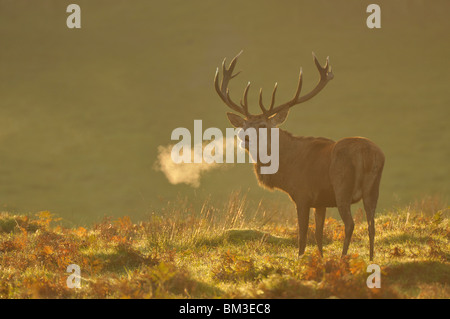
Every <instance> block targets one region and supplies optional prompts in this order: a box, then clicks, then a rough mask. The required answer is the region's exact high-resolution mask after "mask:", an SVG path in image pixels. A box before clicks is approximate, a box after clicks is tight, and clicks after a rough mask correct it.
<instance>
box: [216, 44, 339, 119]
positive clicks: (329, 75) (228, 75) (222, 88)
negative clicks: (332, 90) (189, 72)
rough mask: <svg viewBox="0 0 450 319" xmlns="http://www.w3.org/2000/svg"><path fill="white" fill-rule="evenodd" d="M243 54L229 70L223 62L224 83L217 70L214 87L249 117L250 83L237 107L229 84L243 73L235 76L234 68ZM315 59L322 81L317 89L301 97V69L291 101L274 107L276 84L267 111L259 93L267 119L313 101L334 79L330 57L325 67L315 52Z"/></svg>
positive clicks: (232, 107)
mask: <svg viewBox="0 0 450 319" xmlns="http://www.w3.org/2000/svg"><path fill="white" fill-rule="evenodd" d="M242 52H243V51H241V52H239V53H238V55H236V56H235V57H234V58H233V60H231V62H230V65H229V67H228V68H227V67H226V65H225V62H226V58H225V59H224V60H223V62H222V73H223V74H222V83H221V84H220V85H219V68H217V70H216V75H215V77H214V86H215V88H216V91H217V94H219V96H220V98H221V99H222V101H223V102H224V103H225V104H226V105H228V106H229V107H230V108H231V109H232V110H234V111H236V112H238V113H240V114H242V115H244V116H246V117H248V116H249V115H250V113H249V112H248V103H247V94H248V90H249V88H250V82H248V84H247V86H246V87H245V90H244V95H243V97H242V99H241V101H240V105H241V106H239V105H237V104H236V103H235V102H233V101H232V100H231V98H230V90H229V88H228V83H229V82H230V80H231V79H233V78H234V77H236V76H237V75H238V74H239V73H241V72H238V73H236V74H234V75H233V71H234V67H235V66H236V63H237V59H238V57H239V56H240V55H241V53H242ZM313 59H314V63H315V64H316V67H317V70H318V71H319V74H320V79H319V82H318V83H317V85H316V87H315V88H314V89H312V90H311V92H309V93H307V94H305V95H303V96H300V92H301V91H302V84H303V79H302V74H303V73H302V69H301V68H300V75H299V79H298V85H297V90H296V91H295V95H294V97H293V98H292V99H291V100H290V101H288V102H286V103H283V104H281V105H278V106H276V107H274V105H275V94H276V92H277V88H278V83H275V86H274V88H273V91H272V99H271V102H270V106H269V109H268V110H267V109H266V108H265V107H264V104H263V102H262V89H261V90H260V91H259V107H260V108H261V110H262V112H263V114H264V115H265V116H266V117H270V116H272V115H274V114H276V113H278V112H280V111H281V110H283V109H285V108H290V107H292V106H294V105H297V104H300V103H303V102H306V101H308V100H309V99H311V98H313V97H314V96H315V95H317V94H318V93H319V92H320V91H321V90H322V89H323V88H324V87H325V86H326V85H327V83H328V82H329V81H330V80H332V79H333V78H334V75H333V72H332V70H331V65H330V59H329V57H327V61H326V63H325V66H324V67H322V66H321V65H320V63H319V61H318V60H317V57H316V56H315V54H314V52H313Z"/></svg>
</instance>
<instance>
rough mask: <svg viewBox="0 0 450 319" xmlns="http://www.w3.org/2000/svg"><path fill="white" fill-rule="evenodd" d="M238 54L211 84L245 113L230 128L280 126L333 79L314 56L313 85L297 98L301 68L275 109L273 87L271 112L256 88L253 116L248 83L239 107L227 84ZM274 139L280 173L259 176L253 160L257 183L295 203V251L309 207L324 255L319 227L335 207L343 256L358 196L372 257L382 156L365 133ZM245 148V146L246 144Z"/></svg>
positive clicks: (301, 248)
mask: <svg viewBox="0 0 450 319" xmlns="http://www.w3.org/2000/svg"><path fill="white" fill-rule="evenodd" d="M238 56H239V55H238ZM238 56H236V57H235V58H234V59H233V61H232V62H231V64H230V67H229V68H228V69H227V68H226V67H225V64H223V81H222V85H221V86H219V83H218V72H217V73H216V78H215V86H216V91H217V93H218V94H219V96H220V97H221V98H222V100H223V101H224V102H225V103H226V104H227V105H228V106H230V107H231V108H232V109H233V110H235V111H237V112H239V113H241V114H243V115H244V116H245V119H244V118H242V117H240V116H238V115H236V114H233V113H228V114H227V115H228V119H229V120H230V122H231V124H232V125H233V126H235V127H241V128H243V129H244V130H245V129H247V128H250V127H251V128H255V129H257V131H258V129H261V128H267V129H270V128H273V127H277V126H279V125H281V124H282V123H283V122H284V120H285V119H286V117H287V115H288V113H289V109H290V107H292V106H294V105H296V104H299V103H302V102H304V101H306V100H308V99H310V98H312V97H313V96H315V95H316V94H317V93H318V92H319V91H320V90H322V88H323V87H325V85H326V84H327V83H328V81H329V80H331V79H332V78H333V74H332V72H331V67H329V66H328V59H327V64H326V65H325V67H321V66H320V64H319V63H318V62H317V59H316V58H315V57H314V61H315V63H316V66H317V68H318V70H319V73H320V76H321V78H320V81H319V83H318V84H317V86H316V88H315V89H313V90H312V91H311V92H310V93H308V94H306V95H304V96H300V91H301V86H302V73H301V72H300V78H299V84H298V88H297V92H296V94H295V96H294V98H293V99H292V100H291V101H289V102H287V103H284V104H282V105H280V106H278V107H275V108H274V101H275V92H276V88H277V86H276V85H275V88H274V91H273V93H272V101H271V105H270V108H269V110H267V109H266V108H265V107H264V105H263V103H262V91H260V96H259V104H260V107H261V110H262V111H263V114H260V115H251V114H250V113H249V112H248V106H247V92H248V88H249V85H250V84H249V85H247V87H246V89H245V91H244V96H243V100H241V107H239V106H238V105H237V104H235V103H234V102H232V101H231V99H230V97H229V90H228V88H227V85H228V81H229V80H230V79H231V78H233V77H234V76H233V75H232V72H233V69H234V66H235V64H236V60H237V57H238ZM224 63H225V61H224ZM269 140H270V136H269ZM278 143H279V168H278V171H277V172H276V173H274V174H261V173H260V172H261V170H260V167H261V165H264V164H262V163H261V162H259V160H257V161H256V163H255V173H256V176H257V178H258V180H259V183H260V184H261V185H263V186H265V187H267V188H270V189H273V188H275V189H279V190H282V191H284V192H286V193H287V194H288V195H289V196H290V198H291V199H292V201H293V202H294V203H295V204H296V207H297V217H298V238H299V255H302V254H303V253H304V252H305V248H306V238H307V231H308V223H309V214H310V208H315V224H316V225H315V227H316V232H315V236H316V242H317V246H318V249H319V252H320V253H321V254H322V237H323V226H324V220H325V214H326V208H327V207H337V208H338V211H339V214H340V216H341V218H342V220H343V222H344V225H345V239H344V246H343V250H342V255H346V254H347V251H348V247H349V244H350V240H351V236H352V233H353V228H354V222H353V218H352V215H351V210H350V206H351V204H353V203H356V202H358V201H360V200H361V199H362V200H363V204H364V209H365V211H366V216H367V222H368V231H369V242H370V249H369V250H370V260H372V259H373V254H374V237H375V225H374V218H375V209H376V205H377V201H378V193H379V185H380V180H381V174H382V171H383V166H384V154H383V152H382V151H381V149H380V148H379V147H378V146H377V145H375V144H374V143H373V142H371V141H370V140H368V139H366V138H363V137H350V138H344V139H341V140H339V141H337V142H335V141H333V140H330V139H327V138H322V137H318V138H315V137H301V136H299V137H297V136H293V135H292V134H290V133H289V132H287V131H285V130H282V129H279V141H278ZM269 145H270V143H268V146H269ZM245 147H246V149H247V150H248V144H247V142H246V143H245Z"/></svg>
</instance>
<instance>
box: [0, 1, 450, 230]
mask: <svg viewBox="0 0 450 319" xmlns="http://www.w3.org/2000/svg"><path fill="white" fill-rule="evenodd" d="M69 3H70V2H67V1H59V0H48V1H32V2H30V1H25V0H15V1H9V0H0V42H1V46H0V96H1V98H0V205H2V206H3V210H6V211H10V212H38V211H44V210H49V211H51V212H52V213H55V214H57V215H58V216H60V217H63V218H64V220H66V221H68V222H70V223H71V224H72V225H74V226H80V225H81V226H87V225H91V223H92V222H99V221H100V220H101V219H102V218H103V216H105V215H106V216H113V217H114V218H117V217H120V216H123V215H129V216H130V217H132V218H133V219H134V220H137V219H145V218H148V215H149V214H151V213H152V212H153V211H159V210H162V209H164V207H165V206H166V204H167V202H171V203H173V202H176V201H177V200H178V199H179V198H185V197H188V198H189V199H190V201H191V203H192V204H193V205H195V206H196V207H197V208H201V206H202V205H203V203H204V201H205V200H206V199H207V198H209V197H210V198H211V201H214V202H215V204H216V205H221V203H223V202H225V201H227V198H228V196H229V195H230V193H232V192H234V191H236V190H239V189H240V190H242V191H244V192H245V193H246V194H248V198H249V203H250V204H249V205H253V207H254V208H256V207H257V205H258V204H259V202H260V200H261V199H262V198H263V199H264V201H266V202H267V203H268V204H270V202H274V203H281V204H283V205H286V206H287V207H290V206H289V205H288V204H289V199H288V198H287V196H285V195H284V194H281V193H278V192H275V193H269V192H267V190H263V189H261V188H259V187H258V185H257V182H256V179H255V177H254V174H253V171H252V169H251V167H250V165H244V164H239V165H231V164H229V165H223V166H222V168H221V169H217V170H212V171H210V172H208V173H207V174H205V176H203V177H202V178H201V181H200V186H199V187H198V188H192V187H190V186H187V185H183V184H180V185H172V184H170V183H169V182H168V181H167V179H166V177H165V176H164V174H163V173H161V172H159V171H156V170H154V163H155V161H156V159H157V154H158V153H157V150H158V146H160V145H164V146H165V145H168V144H170V143H171V141H170V134H171V132H172V130H173V129H175V128H176V127H180V126H181V127H187V128H189V129H192V127H193V120H194V119H202V120H203V122H204V127H205V128H206V127H218V128H220V129H222V130H225V128H226V127H229V126H230V124H229V123H228V121H227V119H226V116H225V112H227V111H228V110H227V108H226V107H225V106H224V105H223V103H222V102H221V101H220V99H219V98H218V97H217V95H216V93H215V92H214V88H213V77H214V72H215V69H216V67H217V66H219V65H220V63H221V61H222V59H223V58H224V57H228V58H231V57H232V56H234V55H235V54H236V53H238V52H239V51H240V50H241V49H243V50H244V54H243V55H242V56H241V58H240V61H239V65H238V66H237V69H239V70H242V71H243V73H242V74H241V75H240V76H239V77H237V78H236V80H235V83H232V86H231V94H232V96H233V97H236V98H237V97H240V96H241V94H242V90H243V88H244V86H245V84H246V83H247V81H252V89H251V91H250V92H249V103H250V105H251V108H253V110H254V111H256V109H257V94H258V93H257V92H258V89H259V87H263V88H264V90H265V91H267V92H269V91H270V90H271V88H272V87H273V83H274V82H275V81H277V82H278V84H279V89H278V101H280V102H281V101H284V100H287V99H289V98H291V96H292V94H293V92H294V90H295V85H296V80H297V75H298V68H299V67H300V66H302V67H303V71H304V91H305V92H306V91H308V90H309V89H310V88H312V87H313V86H314V84H315V81H316V80H317V77H318V75H317V71H316V69H315V67H314V64H313V62H312V59H311V51H314V52H315V53H316V54H317V56H318V58H319V60H320V61H321V62H322V63H323V62H324V60H325V58H326V56H328V55H329V56H330V60H331V64H332V66H333V71H334V74H335V79H334V80H333V81H332V82H331V83H330V84H329V85H328V86H327V88H326V89H325V90H324V91H323V92H321V93H320V94H319V95H318V96H317V97H316V98H314V99H313V100H311V101H310V102H308V103H306V104H304V105H302V106H301V107H300V106H299V107H298V108H296V109H294V110H293V111H292V112H291V114H290V115H289V118H288V119H287V122H286V124H285V125H283V128H284V129H287V130H289V131H291V132H292V133H293V134H296V135H305V136H325V137H328V138H332V139H336V140H337V139H340V138H343V137H347V136H365V137H367V138H370V139H371V140H373V141H374V142H375V143H377V144H378V145H379V146H380V147H381V148H382V149H383V151H384V152H385V154H386V165H385V171H384V175H383V179H382V185H381V198H380V204H379V207H380V210H383V209H390V208H391V207H393V206H396V205H406V204H408V203H409V202H413V201H415V200H416V199H417V198H420V197H421V196H423V195H425V194H438V195H440V196H441V197H446V196H448V194H449V193H450V179H449V178H448V176H450V165H449V160H448V159H449V158H450V153H449V152H450V148H449V147H448V146H449V144H448V141H449V140H450V129H449V125H448V118H449V115H450V110H449V107H448V106H449V105H450V98H449V90H448V83H449V80H450V78H449V77H450V72H449V62H448V57H449V55H450V41H446V40H445V39H448V30H449V29H450V20H449V19H448V12H449V11H450V2H449V1H447V0H443V1H439V0H437V1H433V4H432V5H431V4H430V3H429V1H425V0H423V1H422V0H414V1H411V0H399V1H386V0H380V1H377V2H376V3H378V4H379V5H380V6H381V8H382V28H381V29H379V30H370V29H368V28H367V27H366V25H365V20H366V17H367V13H366V7H367V5H368V4H369V3H372V2H371V1H359V0H358V1H348V0H333V1H325V0H315V1H287V0H286V1H280V2H277V3H276V4H275V3H274V2H273V1H266V0H263V1H257V5H256V4H255V2H254V1H249V2H246V3H242V1H227V2H223V1H217V0H213V1H204V0H193V1H188V2H186V1H174V0H171V1H159V2H157V3H155V2H153V1H152V2H150V1H143V0H135V1H133V2H132V4H131V3H130V2H129V1H118V0H108V1H106V0H98V1H86V0H79V1H77V2H76V3H77V4H79V5H80V7H81V10H82V28H81V29H79V30H69V29H67V27H66V24H65V22H66V18H67V15H68V14H67V13H66V7H67V5H68V4H69ZM267 94H268V93H267ZM267 94H266V97H268V95H267ZM289 209H291V208H289Z"/></svg>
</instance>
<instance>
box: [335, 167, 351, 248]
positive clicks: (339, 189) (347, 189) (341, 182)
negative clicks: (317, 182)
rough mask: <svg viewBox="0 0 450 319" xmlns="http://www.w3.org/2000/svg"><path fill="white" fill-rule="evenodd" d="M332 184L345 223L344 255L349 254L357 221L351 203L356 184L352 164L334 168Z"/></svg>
mask: <svg viewBox="0 0 450 319" xmlns="http://www.w3.org/2000/svg"><path fill="white" fill-rule="evenodd" d="M332 173H334V174H333V175H332V184H333V189H334V193H335V196H336V204H337V208H338V211H339V215H341V218H342V221H343V222H344V225H345V238H344V247H343V249H342V256H345V255H347V251H348V246H349V245H350V240H351V238H352V234H353V228H354V227H355V223H354V222H353V217H352V212H351V209H350V205H351V203H352V197H353V190H354V185H355V172H354V170H353V168H352V167H351V166H348V165H347V166H344V165H343V167H341V169H340V170H333V172H332Z"/></svg>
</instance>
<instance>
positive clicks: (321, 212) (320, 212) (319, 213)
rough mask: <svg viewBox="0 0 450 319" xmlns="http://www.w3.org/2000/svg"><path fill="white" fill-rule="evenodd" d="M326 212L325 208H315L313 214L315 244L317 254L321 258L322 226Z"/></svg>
mask: <svg viewBox="0 0 450 319" xmlns="http://www.w3.org/2000/svg"><path fill="white" fill-rule="evenodd" d="M326 211H327V209H326V207H320V208H316V209H315V212H314V215H315V218H316V243H317V248H318V249H319V253H320V255H321V256H322V257H323V251H322V238H323V225H324V222H325V214H326Z"/></svg>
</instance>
